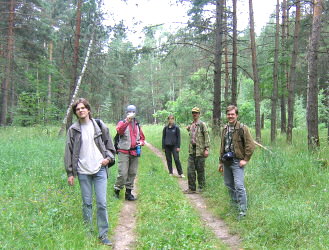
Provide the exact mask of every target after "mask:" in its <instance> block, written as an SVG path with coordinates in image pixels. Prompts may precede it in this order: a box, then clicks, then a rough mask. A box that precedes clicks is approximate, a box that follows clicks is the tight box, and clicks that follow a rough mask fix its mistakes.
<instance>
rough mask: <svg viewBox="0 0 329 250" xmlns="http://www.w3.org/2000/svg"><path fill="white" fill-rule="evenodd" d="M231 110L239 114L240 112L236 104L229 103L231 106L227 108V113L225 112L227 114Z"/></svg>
mask: <svg viewBox="0 0 329 250" xmlns="http://www.w3.org/2000/svg"><path fill="white" fill-rule="evenodd" d="M231 110H235V113H236V114H237V115H238V114H239V110H238V107H237V106H235V105H229V106H228V107H227V108H226V113H225V114H227V112H229V111H231Z"/></svg>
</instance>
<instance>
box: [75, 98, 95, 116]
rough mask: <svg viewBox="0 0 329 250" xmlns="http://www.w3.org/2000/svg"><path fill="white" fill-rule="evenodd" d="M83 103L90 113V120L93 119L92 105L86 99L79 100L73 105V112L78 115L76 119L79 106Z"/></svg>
mask: <svg viewBox="0 0 329 250" xmlns="http://www.w3.org/2000/svg"><path fill="white" fill-rule="evenodd" d="M80 103H82V104H83V105H85V107H86V109H88V110H89V111H90V112H89V118H91V110H90V104H89V102H88V101H87V100H86V99H85V98H79V99H78V100H76V101H75V102H74V103H73V104H72V112H73V113H74V114H75V115H76V117H78V115H77V113H76V108H77V106H78V104H80Z"/></svg>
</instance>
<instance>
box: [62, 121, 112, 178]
mask: <svg viewBox="0 0 329 250" xmlns="http://www.w3.org/2000/svg"><path fill="white" fill-rule="evenodd" d="M91 121H92V123H93V124H94V129H95V135H94V140H95V143H96V146H97V147H98V149H99V151H100V152H101V154H102V155H103V157H104V158H108V159H111V160H114V159H115V156H114V155H115V148H114V145H113V140H112V137H111V135H110V132H109V129H108V128H107V126H106V125H105V124H104V123H103V122H102V121H100V122H101V125H102V126H101V127H102V128H100V127H99V126H98V125H97V123H96V121H95V120H94V119H91ZM80 148H81V126H80V123H79V121H77V122H75V123H74V124H72V126H71V127H70V128H69V129H68V131H67V139H66V146H65V157H64V164H65V170H66V173H67V176H68V177H69V176H77V168H78V160H79V154H80Z"/></svg>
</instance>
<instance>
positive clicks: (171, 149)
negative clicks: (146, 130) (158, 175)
mask: <svg viewBox="0 0 329 250" xmlns="http://www.w3.org/2000/svg"><path fill="white" fill-rule="evenodd" d="M165 153H166V159H167V165H168V170H169V173H170V174H172V173H173V171H172V156H174V161H175V165H176V168H177V172H178V174H179V175H181V174H183V170H182V165H181V164H180V160H179V152H177V151H176V147H175V146H165Z"/></svg>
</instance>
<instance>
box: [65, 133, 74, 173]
mask: <svg viewBox="0 0 329 250" xmlns="http://www.w3.org/2000/svg"><path fill="white" fill-rule="evenodd" d="M72 140H73V138H72V131H71V130H70V129H69V130H68V131H67V136H66V144H65V155H64V165H65V171H66V173H67V176H68V177H70V176H73V166H72V154H73V141H72Z"/></svg>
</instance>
